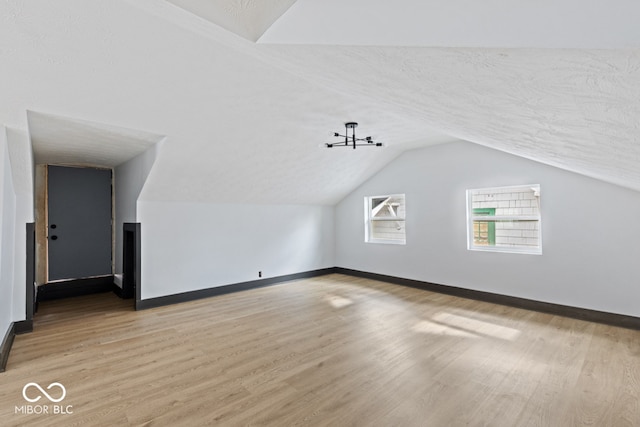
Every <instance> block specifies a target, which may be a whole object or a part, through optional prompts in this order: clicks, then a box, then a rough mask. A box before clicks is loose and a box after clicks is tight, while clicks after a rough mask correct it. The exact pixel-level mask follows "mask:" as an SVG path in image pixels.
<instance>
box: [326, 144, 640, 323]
mask: <svg viewBox="0 0 640 427" xmlns="http://www.w3.org/2000/svg"><path fill="white" fill-rule="evenodd" d="M520 184H540V186H541V198H540V203H541V215H542V251H543V253H542V255H524V254H505V253H495V252H479V251H468V250H467V244H466V242H467V240H466V239H467V235H466V200H465V190H466V189H470V188H483V187H498V186H508V185H520ZM396 193H405V194H406V206H407V214H406V232H407V244H406V245H382V244H372V243H365V242H364V222H363V209H362V207H363V200H364V197H365V196H373V195H377V194H396ZM638 218H640V194H638V192H635V191H632V190H627V189H624V188H621V187H617V186H615V185H610V184H606V183H603V182H601V181H597V180H594V179H591V178H587V177H584V176H581V175H577V174H573V173H570V172H566V171H563V170H560V169H556V168H553V167H549V166H546V165H542V164H539V163H536V162H533V161H529V160H526V159H523V158H520V157H515V156H512V155H509V154H505V153H502V152H499V151H494V150H491V149H488V148H484V147H481V146H478V145H475V144H471V143H467V142H462V141H460V142H454V143H450V144H443V145H438V146H432V147H429V148H424V149H418V150H413V151H409V152H406V153H404V154H403V155H401V156H400V157H398V158H397V159H396V160H395V161H393V162H392V163H390V164H389V165H388V166H387V167H386V168H385V169H383V170H382V171H381V172H379V173H378V174H377V175H375V176H374V177H373V178H371V179H370V180H369V181H367V182H366V183H365V184H363V185H362V186H361V187H359V188H357V189H356V190H355V191H353V192H352V193H351V194H350V195H349V196H347V197H346V198H345V199H344V200H342V201H341V202H340V203H339V204H338V205H337V207H336V219H335V221H336V261H337V263H336V264H337V266H339V267H345V268H351V269H356V270H362V271H368V272H373V273H379V274H386V275H392V276H397V277H402V278H408V279H415V280H422V281H427V282H433V283H438V284H444V285H451V286H458V287H463V288H468V289H475V290H480V291H487V292H493V293H499V294H504V295H511V296H516V297H522V298H529V299H533V300H538V301H545V302H552V303H556V304H564V305H570V306H575V307H583V308H588V309H594V310H601V311H607V312H612V313H619V314H626V315H632V316H640V304H638V301H639V300H640V286H638V285H637V283H638V277H640V263H639V262H638V260H640V245H638V239H639V238H640V221H639V220H638Z"/></svg>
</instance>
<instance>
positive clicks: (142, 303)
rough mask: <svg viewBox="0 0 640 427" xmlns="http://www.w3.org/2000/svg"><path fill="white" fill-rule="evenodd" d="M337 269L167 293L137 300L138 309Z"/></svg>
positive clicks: (244, 289)
mask: <svg viewBox="0 0 640 427" xmlns="http://www.w3.org/2000/svg"><path fill="white" fill-rule="evenodd" d="M334 271H335V269H334V268H333V267H331V268H324V269H321V270H313V271H306V272H303V273H296V274H288V275H286V276H278V277H270V278H267V279H260V280H252V281H249V282H242V283H234V284H232V285H225V286H218V287H215V288H207V289H199V290H196V291H190V292H183V293H180V294H173V295H167V296H162V297H157V298H149V299H144V300H136V310H145V309H148V308H155V307H162V306H165V305H171V304H177V303H181V302H187V301H194V300H198V299H202V298H209V297H213V296H217V295H224V294H228V293H232V292H240V291H246V290H249V289H256V288H262V287H265V286H271V285H276V284H278V283H282V282H288V281H291V280H298V279H307V278H310V277H317V276H324V275H327V274H331V273H334Z"/></svg>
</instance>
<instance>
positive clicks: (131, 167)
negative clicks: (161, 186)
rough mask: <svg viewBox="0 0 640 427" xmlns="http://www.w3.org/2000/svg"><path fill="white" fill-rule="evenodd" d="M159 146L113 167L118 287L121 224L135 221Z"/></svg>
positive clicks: (115, 253)
mask: <svg viewBox="0 0 640 427" xmlns="http://www.w3.org/2000/svg"><path fill="white" fill-rule="evenodd" d="M160 147H161V143H158V144H156V145H153V146H152V147H151V148H149V149H148V150H146V151H145V152H144V153H142V154H140V155H138V156H136V157H134V158H133V159H131V160H129V161H127V162H125V163H123V164H121V165H119V166H117V167H116V168H115V169H114V182H115V189H114V193H115V216H116V219H115V223H116V245H115V252H114V255H113V256H114V257H115V274H116V284H118V285H119V286H120V287H122V284H121V283H119V281H118V280H117V279H118V278H119V275H120V274H122V242H123V231H122V224H123V223H125V222H137V208H136V206H137V201H138V196H139V195H140V192H141V191H142V188H143V187H144V183H145V182H146V180H147V176H149V172H151V168H152V167H153V164H154V163H155V161H156V157H157V155H158V152H159V150H160Z"/></svg>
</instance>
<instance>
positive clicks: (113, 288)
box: [111, 283, 133, 299]
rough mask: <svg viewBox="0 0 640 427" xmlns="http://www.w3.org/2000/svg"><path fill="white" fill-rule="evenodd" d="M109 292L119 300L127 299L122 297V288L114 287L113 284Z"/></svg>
mask: <svg viewBox="0 0 640 427" xmlns="http://www.w3.org/2000/svg"><path fill="white" fill-rule="evenodd" d="M111 290H112V291H113V293H114V294H116V295H118V296H119V297H120V298H122V299H127V298H126V297H125V295H124V291H123V290H122V288H121V287H120V286H118V285H116V284H115V283H114V284H113V285H112V286H111ZM129 298H133V297H129Z"/></svg>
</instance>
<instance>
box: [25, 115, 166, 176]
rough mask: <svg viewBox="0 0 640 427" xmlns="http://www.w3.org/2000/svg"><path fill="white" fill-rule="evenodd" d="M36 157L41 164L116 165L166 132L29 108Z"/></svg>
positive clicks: (157, 140)
mask: <svg viewBox="0 0 640 427" xmlns="http://www.w3.org/2000/svg"><path fill="white" fill-rule="evenodd" d="M27 120H28V123H29V132H30V136H31V143H32V145H33V152H34V160H35V162H36V163H38V164H54V165H87V166H106V167H115V166H118V165H120V164H121V163H124V162H126V161H127V160H130V159H132V158H134V157H136V156H137V155H139V154H142V153H143V152H144V151H146V150H147V149H148V148H149V147H151V146H152V145H154V144H157V143H159V142H160V141H162V140H163V139H164V137H163V136H160V135H154V134H151V133H148V132H142V131H138V130H133V129H125V128H120V127H116V126H109V125H105V124H102V123H95V122H87V121H83V120H75V119H71V118H68V117H60V116H54V115H51V114H43V113H38V112H34V111H28V112H27Z"/></svg>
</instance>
